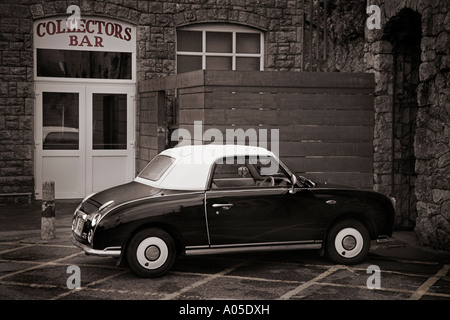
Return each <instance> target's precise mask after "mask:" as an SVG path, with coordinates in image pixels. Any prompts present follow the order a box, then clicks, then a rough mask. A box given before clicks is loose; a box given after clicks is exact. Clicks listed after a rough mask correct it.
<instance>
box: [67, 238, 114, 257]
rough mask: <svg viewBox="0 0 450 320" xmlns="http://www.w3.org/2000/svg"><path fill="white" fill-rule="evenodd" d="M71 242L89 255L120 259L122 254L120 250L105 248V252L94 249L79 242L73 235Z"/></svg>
mask: <svg viewBox="0 0 450 320" xmlns="http://www.w3.org/2000/svg"><path fill="white" fill-rule="evenodd" d="M70 240H71V241H72V243H73V244H74V245H76V246H77V247H78V248H80V249H81V250H83V251H84V252H85V253H86V254H87V255H92V256H100V257H114V258H119V257H120V254H121V250H120V248H105V249H103V250H96V249H92V248H91V247H89V246H87V245H85V244H83V243H80V242H78V241H77V239H75V238H74V236H73V235H71V236H70Z"/></svg>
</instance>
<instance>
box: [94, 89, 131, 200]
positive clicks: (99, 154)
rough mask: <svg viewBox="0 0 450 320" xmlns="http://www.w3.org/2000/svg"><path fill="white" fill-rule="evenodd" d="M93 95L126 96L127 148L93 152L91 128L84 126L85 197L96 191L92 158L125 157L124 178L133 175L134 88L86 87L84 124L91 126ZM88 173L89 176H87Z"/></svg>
mask: <svg viewBox="0 0 450 320" xmlns="http://www.w3.org/2000/svg"><path fill="white" fill-rule="evenodd" d="M95 93H100V94H102V93H106V94H108V93H111V94H126V95H127V148H126V149H124V150H123V149H122V150H116V149H112V150H104V149H103V150H94V149H93V148H92V136H93V126H92V125H87V126H86V142H85V146H86V147H85V152H86V155H85V156H86V168H85V172H86V195H88V194H91V193H93V192H96V191H100V190H94V187H93V185H94V181H93V176H94V173H93V170H94V169H93V158H94V157H108V156H116V157H118V156H119V157H127V165H126V167H125V168H126V172H125V176H126V177H129V178H130V177H131V179H133V178H134V175H135V132H136V131H135V111H134V110H135V94H136V87H135V86H129V85H128V86H127V85H124V84H121V85H117V86H112V85H88V86H86V123H87V124H88V123H90V124H92V119H93V99H92V97H93V95H94V94H95ZM89 173H90V174H89Z"/></svg>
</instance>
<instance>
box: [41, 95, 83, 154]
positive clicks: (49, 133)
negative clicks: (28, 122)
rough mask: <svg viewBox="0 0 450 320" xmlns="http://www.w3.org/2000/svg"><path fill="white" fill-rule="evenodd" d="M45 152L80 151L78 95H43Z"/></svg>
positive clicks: (43, 139)
mask: <svg viewBox="0 0 450 320" xmlns="http://www.w3.org/2000/svg"><path fill="white" fill-rule="evenodd" d="M42 99H43V100H42V111H43V112H42V119H43V120H42V122H43V123H42V141H43V149H44V150H50V149H52V150H78V128H79V126H78V99H79V97H78V93H66V92H44V93H43V94H42Z"/></svg>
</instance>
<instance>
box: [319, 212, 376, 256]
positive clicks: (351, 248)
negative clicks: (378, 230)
mask: <svg viewBox="0 0 450 320" xmlns="http://www.w3.org/2000/svg"><path fill="white" fill-rule="evenodd" d="M325 245H326V247H325V251H326V253H327V256H328V257H329V258H330V260H332V261H333V262H335V263H339V264H356V263H360V262H362V261H363V260H364V259H365V258H366V257H367V255H368V253H369V249H370V235H369V232H368V231H367V228H366V227H365V226H364V225H363V224H362V223H361V222H359V221H356V220H343V221H340V222H338V223H337V224H335V225H334V226H333V227H332V228H331V229H330V231H329V233H328V236H327V241H326V244H325Z"/></svg>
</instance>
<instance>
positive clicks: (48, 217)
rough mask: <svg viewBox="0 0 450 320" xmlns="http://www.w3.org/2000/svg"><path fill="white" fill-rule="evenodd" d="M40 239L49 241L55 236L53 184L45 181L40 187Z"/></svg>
mask: <svg viewBox="0 0 450 320" xmlns="http://www.w3.org/2000/svg"><path fill="white" fill-rule="evenodd" d="M42 201H43V202H42V218H41V239H42V240H51V239H54V238H55V237H56V236H55V182H53V181H45V182H44V183H43V185H42Z"/></svg>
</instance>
